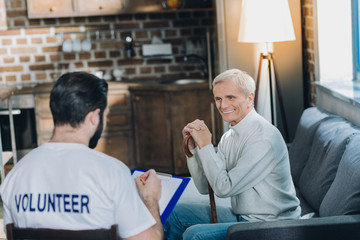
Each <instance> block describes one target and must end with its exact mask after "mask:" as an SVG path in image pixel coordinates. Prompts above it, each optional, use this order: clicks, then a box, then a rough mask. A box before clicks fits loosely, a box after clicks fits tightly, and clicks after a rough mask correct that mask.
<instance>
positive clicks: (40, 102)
mask: <svg viewBox="0 0 360 240" xmlns="http://www.w3.org/2000/svg"><path fill="white" fill-rule="evenodd" d="M35 112H36V113H37V114H46V115H50V116H51V111H50V94H37V95H35Z"/></svg>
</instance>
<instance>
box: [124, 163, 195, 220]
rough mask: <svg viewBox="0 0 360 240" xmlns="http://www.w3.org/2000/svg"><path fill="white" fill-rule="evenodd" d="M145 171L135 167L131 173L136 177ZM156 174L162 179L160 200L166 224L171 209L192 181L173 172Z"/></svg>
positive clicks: (162, 217)
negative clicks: (172, 173)
mask: <svg viewBox="0 0 360 240" xmlns="http://www.w3.org/2000/svg"><path fill="white" fill-rule="evenodd" d="M144 172H145V171H144V170H141V169H136V168H135V169H134V170H133V172H132V174H131V175H132V176H133V178H134V179H135V178H137V177H138V176H140V175H141V174H143V173H144ZM156 174H157V176H158V177H159V178H160V179H161V198H160V201H159V210H160V218H161V222H162V224H164V223H165V222H166V219H167V218H168V217H169V215H170V213H171V211H172V210H173V209H174V207H175V205H176V203H177V202H178V200H179V198H180V197H181V195H182V194H183V192H184V190H185V188H186V186H187V185H188V183H189V181H190V178H188V177H178V176H172V175H171V174H166V173H158V172H157V173H156Z"/></svg>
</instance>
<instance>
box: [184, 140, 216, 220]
mask: <svg viewBox="0 0 360 240" xmlns="http://www.w3.org/2000/svg"><path fill="white" fill-rule="evenodd" d="M190 138H191V135H190V134H188V135H187V136H186V138H185V139H184V142H183V149H184V152H185V154H186V156H188V157H192V156H193V154H192V153H191V152H190V150H189V146H188V142H189V139H190ZM208 190H209V198H210V208H211V217H212V222H213V223H217V222H218V221H217V214H216V205H215V198H214V190H213V189H212V188H211V186H210V184H209V182H208Z"/></svg>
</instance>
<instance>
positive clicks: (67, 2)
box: [27, 0, 124, 18]
mask: <svg viewBox="0 0 360 240" xmlns="http://www.w3.org/2000/svg"><path fill="white" fill-rule="evenodd" d="M123 2H124V1H123V0H46V1H44V0H27V11H28V17H29V18H57V17H75V16H94V15H110V14H118V13H120V12H122V10H123Z"/></svg>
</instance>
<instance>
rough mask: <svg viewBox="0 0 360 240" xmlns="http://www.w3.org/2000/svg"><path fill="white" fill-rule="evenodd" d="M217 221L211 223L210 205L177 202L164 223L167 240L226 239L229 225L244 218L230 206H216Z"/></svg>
mask: <svg viewBox="0 0 360 240" xmlns="http://www.w3.org/2000/svg"><path fill="white" fill-rule="evenodd" d="M216 212H217V218H218V223H217V224H212V223H211V221H212V220H211V219H212V218H211V210H210V205H207V204H185V203H183V204H177V205H176V207H175V208H174V210H173V211H172V213H171V214H170V216H169V218H168V219H167V221H166V223H165V224H164V231H165V239H167V240H178V239H184V240H196V239H197V240H199V239H208V240H211V239H216V240H220V239H224V240H225V239H226V231H227V229H228V227H229V226H231V225H233V224H236V223H238V222H246V220H245V219H244V218H242V217H240V216H238V215H236V214H234V213H233V212H232V211H231V209H230V208H227V207H216Z"/></svg>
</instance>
